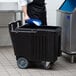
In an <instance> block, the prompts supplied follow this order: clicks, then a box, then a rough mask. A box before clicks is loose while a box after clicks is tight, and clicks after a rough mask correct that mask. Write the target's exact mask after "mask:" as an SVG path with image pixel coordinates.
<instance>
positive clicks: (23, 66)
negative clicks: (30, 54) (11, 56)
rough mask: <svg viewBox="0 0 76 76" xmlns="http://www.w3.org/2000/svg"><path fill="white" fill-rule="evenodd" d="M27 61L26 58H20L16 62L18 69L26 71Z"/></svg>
mask: <svg viewBox="0 0 76 76" xmlns="http://www.w3.org/2000/svg"><path fill="white" fill-rule="evenodd" d="M28 64H29V62H28V60H27V59H26V58H23V57H20V58H18V60H17V65H18V67H19V68H20V69H26V68H27V67H28Z"/></svg>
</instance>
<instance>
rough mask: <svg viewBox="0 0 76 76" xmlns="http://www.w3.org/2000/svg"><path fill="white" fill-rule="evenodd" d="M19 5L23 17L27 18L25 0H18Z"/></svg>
mask: <svg viewBox="0 0 76 76" xmlns="http://www.w3.org/2000/svg"><path fill="white" fill-rule="evenodd" d="M20 5H21V7H22V11H23V13H24V19H25V20H27V19H29V16H28V13H27V0H20Z"/></svg>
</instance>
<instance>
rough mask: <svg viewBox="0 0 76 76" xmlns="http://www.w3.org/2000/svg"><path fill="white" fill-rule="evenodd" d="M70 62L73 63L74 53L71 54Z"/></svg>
mask: <svg viewBox="0 0 76 76" xmlns="http://www.w3.org/2000/svg"><path fill="white" fill-rule="evenodd" d="M71 63H74V55H72V56H71Z"/></svg>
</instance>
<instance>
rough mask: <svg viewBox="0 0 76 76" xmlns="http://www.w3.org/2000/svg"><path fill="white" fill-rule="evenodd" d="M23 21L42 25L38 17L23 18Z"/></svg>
mask: <svg viewBox="0 0 76 76" xmlns="http://www.w3.org/2000/svg"><path fill="white" fill-rule="evenodd" d="M25 23H28V24H30V25H33V24H34V25H36V26H41V25H42V21H41V20H39V19H33V18H30V19H28V20H25Z"/></svg>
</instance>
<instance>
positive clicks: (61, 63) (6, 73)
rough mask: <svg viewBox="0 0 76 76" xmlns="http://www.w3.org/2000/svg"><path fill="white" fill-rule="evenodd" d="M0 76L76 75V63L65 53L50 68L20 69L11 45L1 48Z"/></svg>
mask: <svg viewBox="0 0 76 76" xmlns="http://www.w3.org/2000/svg"><path fill="white" fill-rule="evenodd" d="M0 76H76V63H74V64H71V63H70V62H69V57H68V56H67V55H65V54H63V56H62V57H60V58H58V60H57V61H56V62H55V64H54V66H53V68H52V69H50V70H44V69H39V68H28V69H23V70H22V69H19V68H18V67H17V65H16V60H15V55H14V52H13V49H12V48H11V47H8V48H7V47H5V48H0Z"/></svg>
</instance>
